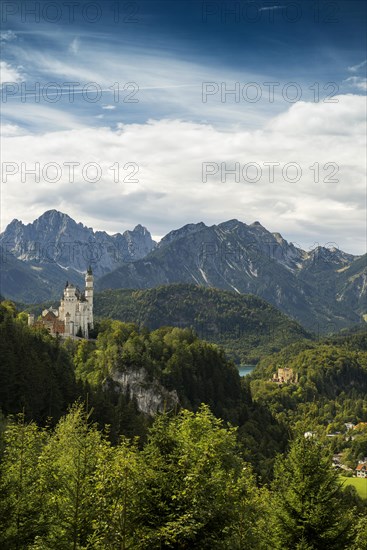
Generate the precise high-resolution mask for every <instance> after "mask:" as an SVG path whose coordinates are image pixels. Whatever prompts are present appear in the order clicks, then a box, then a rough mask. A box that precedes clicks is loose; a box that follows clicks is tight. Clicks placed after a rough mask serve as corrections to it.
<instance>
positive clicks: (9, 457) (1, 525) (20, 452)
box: [0, 414, 47, 550]
mask: <svg viewBox="0 0 367 550" xmlns="http://www.w3.org/2000/svg"><path fill="white" fill-rule="evenodd" d="M46 437H47V435H46V432H45V431H44V430H41V429H39V428H38V427H37V426H36V424H34V423H33V422H32V423H30V424H27V423H26V422H25V420H24V415H23V414H19V415H18V417H17V419H16V422H10V423H9V424H8V426H7V428H6V431H5V433H4V435H3V439H4V443H5V450H4V453H3V456H2V460H1V466H0V548H1V549H2V550H7V549H9V550H10V549H11V550H17V549H23V548H26V547H27V545H28V544H30V543H31V542H33V540H34V538H35V537H36V536H37V535H39V534H40V533H43V531H44V527H45V526H44V523H43V520H42V510H43V502H44V500H43V497H44V495H43V494H42V490H41V488H40V486H39V483H38V481H39V464H38V457H39V456H40V453H41V450H42V447H43V445H44V444H45V442H46Z"/></svg>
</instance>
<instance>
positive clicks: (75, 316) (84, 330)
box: [28, 267, 93, 338]
mask: <svg viewBox="0 0 367 550" xmlns="http://www.w3.org/2000/svg"><path fill="white" fill-rule="evenodd" d="M28 325H30V326H41V327H45V328H47V330H48V331H49V332H50V334H52V335H53V336H56V335H60V336H64V337H67V336H71V337H73V336H83V337H84V338H88V337H89V331H90V329H92V328H93V273H92V269H91V267H89V269H88V271H87V273H86V275H85V290H84V292H81V291H80V290H79V289H78V288H77V287H76V286H75V285H73V284H70V283H69V282H66V285H65V288H64V296H63V298H62V299H61V301H60V306H59V308H58V309H55V308H53V307H50V308H49V309H44V310H43V311H42V315H41V319H39V320H37V321H35V316H34V314H33V313H30V314H29V315H28Z"/></svg>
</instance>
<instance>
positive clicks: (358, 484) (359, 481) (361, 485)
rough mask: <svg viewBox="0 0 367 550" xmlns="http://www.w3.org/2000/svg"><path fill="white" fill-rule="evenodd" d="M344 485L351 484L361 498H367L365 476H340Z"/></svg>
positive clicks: (366, 480) (366, 479)
mask: <svg viewBox="0 0 367 550" xmlns="http://www.w3.org/2000/svg"><path fill="white" fill-rule="evenodd" d="M342 482H343V484H344V485H353V487H355V488H356V490H357V493H358V494H359V496H360V497H361V498H365V499H367V478H365V479H363V478H361V477H342Z"/></svg>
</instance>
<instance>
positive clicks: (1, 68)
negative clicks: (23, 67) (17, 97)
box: [0, 61, 24, 85]
mask: <svg viewBox="0 0 367 550" xmlns="http://www.w3.org/2000/svg"><path fill="white" fill-rule="evenodd" d="M22 80H24V77H23V75H22V74H21V72H20V68H19V67H18V68H15V67H12V66H11V65H10V64H9V63H7V62H6V61H0V85H2V84H4V82H22Z"/></svg>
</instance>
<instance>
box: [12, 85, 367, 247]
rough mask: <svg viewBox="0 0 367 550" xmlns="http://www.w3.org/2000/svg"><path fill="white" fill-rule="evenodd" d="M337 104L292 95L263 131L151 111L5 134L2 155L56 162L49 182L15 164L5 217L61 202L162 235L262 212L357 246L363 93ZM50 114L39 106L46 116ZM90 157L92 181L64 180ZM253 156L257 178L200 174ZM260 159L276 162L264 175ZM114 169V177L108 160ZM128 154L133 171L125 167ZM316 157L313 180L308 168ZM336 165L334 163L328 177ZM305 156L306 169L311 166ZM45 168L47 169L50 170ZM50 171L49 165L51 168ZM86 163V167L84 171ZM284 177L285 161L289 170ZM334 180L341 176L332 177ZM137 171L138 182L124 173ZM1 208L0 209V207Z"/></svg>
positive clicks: (293, 236) (89, 219)
mask: <svg viewBox="0 0 367 550" xmlns="http://www.w3.org/2000/svg"><path fill="white" fill-rule="evenodd" d="M337 99H338V103H335V104H328V103H322V102H321V103H319V104H313V103H306V102H300V103H298V104H295V105H292V106H291V107H290V108H289V109H288V110H287V111H286V112H285V113H284V114H282V115H279V116H277V117H275V118H274V119H272V120H269V121H268V123H267V124H266V125H265V126H264V127H263V128H262V129H256V130H251V129H249V130H243V129H238V130H232V131H224V130H219V129H217V128H215V127H213V126H211V125H209V124H199V123H193V122H187V121H182V120H168V119H167V120H150V121H148V122H147V123H145V124H120V125H118V127H117V128H115V129H112V128H109V127H102V128H101V127H100V128H91V127H88V128H86V127H79V128H75V129H69V130H64V131H58V132H49V133H46V134H44V135H39V136H37V139H35V138H34V136H29V135H28V136H20V137H11V138H5V139H3V162H7V161H12V162H15V163H19V164H20V163H21V162H25V163H26V166H30V167H32V166H34V163H35V162H39V163H40V166H41V167H44V166H45V165H46V163H49V162H57V163H58V164H59V165H60V167H61V168H62V174H61V177H60V180H59V181H58V182H55V183H50V182H49V181H47V177H46V178H44V177H42V176H41V180H40V182H39V183H36V182H35V181H34V177H32V176H28V177H27V178H26V182H24V183H22V181H21V177H20V174H19V173H18V174H17V175H16V176H15V177H11V178H9V180H8V184H4V185H3V205H4V216H3V218H4V219H3V223H5V224H6V223H8V222H9V221H11V219H12V218H14V217H17V218H18V219H23V221H24V222H29V221H32V219H34V218H35V217H37V216H39V215H40V214H41V213H42V212H43V211H44V210H46V209H48V208H58V209H60V210H64V211H66V212H67V213H69V214H70V215H72V216H73V217H74V218H76V219H77V220H82V221H83V222H84V223H86V224H87V225H88V226H93V227H96V228H99V229H105V230H107V231H120V230H124V229H126V228H129V227H132V226H134V225H136V224H137V223H142V224H144V225H146V226H147V227H148V228H149V229H150V231H151V232H152V233H153V234H156V235H162V234H165V233H166V232H168V231H169V230H171V229H173V228H175V227H179V226H181V225H184V224H185V223H188V222H191V221H192V222H198V221H201V220H202V221H204V222H205V223H208V224H212V223H219V222H220V221H223V220H226V219H231V218H238V219H240V220H243V221H245V222H246V223H251V222H252V221H254V220H256V219H259V220H260V221H261V223H262V224H263V225H264V226H265V227H267V228H269V229H270V230H272V231H280V232H281V233H283V234H284V236H285V237H286V238H288V239H289V240H294V241H295V242H299V243H300V244H301V245H302V246H303V247H304V248H308V247H309V246H310V245H311V244H312V243H313V242H314V241H317V242H320V243H325V242H330V241H334V242H336V243H337V244H338V246H339V247H340V248H341V249H346V250H347V251H351V252H355V253H361V252H362V251H363V247H364V239H363V231H361V229H362V227H363V226H364V220H365V215H364V214H365V213H364V210H363V203H364V196H365V180H364V172H365V165H364V160H363V159H364V151H365V146H366V143H365V141H366V140H365V132H364V121H365V115H366V113H365V108H366V106H365V101H364V98H363V97H362V96H359V95H352V94H349V95H344V96H338V97H337ZM46 115H47V113H44V116H46ZM71 161H75V162H79V163H80V166H85V165H86V164H87V163H90V162H94V163H98V164H99V165H100V167H101V171H102V177H101V179H100V181H97V182H95V183H90V182H87V181H85V178H83V177H82V175H81V168H80V167H77V168H76V172H75V173H76V178H75V182H74V183H72V182H70V178H69V177H68V170H67V169H66V168H65V163H66V162H71ZM203 162H213V163H217V165H218V167H219V166H220V163H221V162H225V163H227V167H228V168H232V167H233V166H234V163H235V162H239V163H240V165H241V168H242V167H243V166H244V165H245V164H246V163H254V162H256V163H258V164H259V165H260V167H261V168H262V177H261V178H260V180H259V181H258V182H249V181H245V180H244V178H243V177H242V176H241V181H240V182H238V183H236V181H234V177H233V176H228V177H227V181H226V182H222V181H221V178H220V174H219V173H218V174H216V175H215V176H214V177H212V178H209V179H208V181H207V182H206V183H203V182H202V178H201V176H202V163H203ZM265 162H279V163H280V164H281V166H280V167H276V168H275V181H274V182H273V183H271V182H269V177H268V174H269V168H267V167H265V165H264V163H265ZM291 162H296V163H298V164H299V165H300V166H301V168H302V177H301V179H300V180H299V181H298V182H293V183H291V182H289V181H287V180H286V178H284V177H283V176H282V168H284V165H285V164H287V163H291ZM116 163H118V165H119V167H120V182H119V183H115V182H114V181H113V180H114V178H113V174H114V172H113V169H112V168H111V167H113V166H117V165H116ZM129 163H135V164H136V165H137V166H138V168H139V171H138V173H137V174H135V176H132V172H133V171H134V165H133V164H129ZM315 163H318V164H319V171H320V181H319V182H316V181H315V178H314V173H315V169H316V168H315V166H316V165H315ZM328 163H336V164H337V165H338V167H339V168H338V170H337V171H336V173H335V174H334V177H332V176H331V172H332V171H333V170H332V169H333V166H331V170H330V166H329V168H325V166H326V165H327V164H328ZM311 166H313V169H311V168H310V167H311ZM51 172H52V171H51ZM51 172H50V175H51ZM92 173H93V170H91V174H92ZM290 176H291V177H292V171H291V172H290ZM328 177H329V179H331V180H333V179H336V180H338V181H335V182H334V181H329V180H328ZM134 178H138V180H139V182H138V183H134V182H131V179H134ZM5 208H6V214H5Z"/></svg>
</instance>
